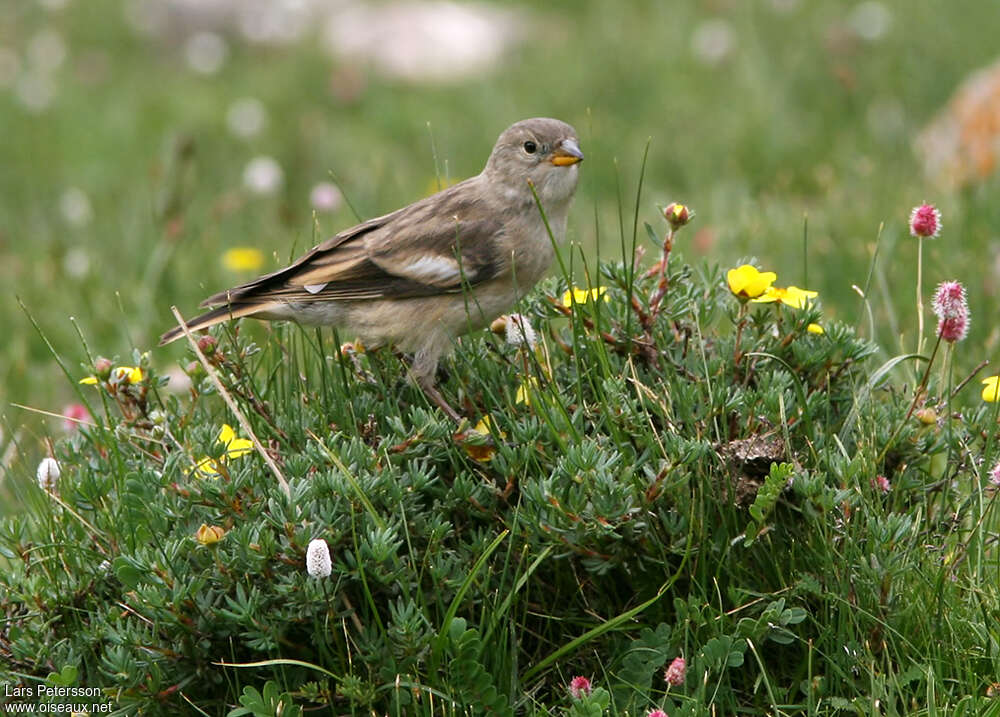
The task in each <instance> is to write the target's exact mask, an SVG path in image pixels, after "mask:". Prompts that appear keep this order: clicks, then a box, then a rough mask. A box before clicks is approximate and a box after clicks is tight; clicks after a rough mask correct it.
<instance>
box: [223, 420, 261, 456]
mask: <svg viewBox="0 0 1000 717" xmlns="http://www.w3.org/2000/svg"><path fill="white" fill-rule="evenodd" d="M217 440H218V442H219V443H224V444H225V445H226V453H225V457H226V458H239V457H240V456H243V455H246V454H247V453H250V451H252V450H253V441H251V440H249V439H246V438H237V437H236V431H234V430H233V429H232V427H231V426H230V425H229V424H228V423H223V424H222V430H221V431H219V438H218V439H217Z"/></svg>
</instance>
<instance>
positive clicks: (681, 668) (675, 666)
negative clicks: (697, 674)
mask: <svg viewBox="0 0 1000 717" xmlns="http://www.w3.org/2000/svg"><path fill="white" fill-rule="evenodd" d="M686 675H687V662H685V661H684V658H683V657H675V658H674V661H673V662H671V663H670V667H668V668H667V671H666V672H664V673H663V679H664V680H666V682H667V684H668V685H673V686H674V687H677V686H679V685H683V684H684V677H685V676H686Z"/></svg>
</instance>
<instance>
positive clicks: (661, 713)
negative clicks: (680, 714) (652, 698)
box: [646, 710, 670, 717]
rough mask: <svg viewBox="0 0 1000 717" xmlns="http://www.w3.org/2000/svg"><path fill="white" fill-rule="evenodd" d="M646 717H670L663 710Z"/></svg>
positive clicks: (653, 711) (654, 711) (652, 712)
mask: <svg viewBox="0 0 1000 717" xmlns="http://www.w3.org/2000/svg"><path fill="white" fill-rule="evenodd" d="M646 717H670V715H668V714H667V713H666V712H664V711H663V710H652V711H651V712H650V713H649V714H648V715H646Z"/></svg>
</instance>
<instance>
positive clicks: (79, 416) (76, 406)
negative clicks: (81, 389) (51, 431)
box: [62, 403, 90, 433]
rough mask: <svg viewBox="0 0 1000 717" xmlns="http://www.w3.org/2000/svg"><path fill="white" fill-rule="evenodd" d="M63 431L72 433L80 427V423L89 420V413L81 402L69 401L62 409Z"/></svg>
mask: <svg viewBox="0 0 1000 717" xmlns="http://www.w3.org/2000/svg"><path fill="white" fill-rule="evenodd" d="M62 415H63V422H62V428H63V433H73V432H75V431H76V430H78V429H79V428H80V424H81V423H89V422H90V413H89V412H88V411H87V408H86V406H84V405H83V404H82V403H71V404H69V405H67V406H64V407H63V410H62Z"/></svg>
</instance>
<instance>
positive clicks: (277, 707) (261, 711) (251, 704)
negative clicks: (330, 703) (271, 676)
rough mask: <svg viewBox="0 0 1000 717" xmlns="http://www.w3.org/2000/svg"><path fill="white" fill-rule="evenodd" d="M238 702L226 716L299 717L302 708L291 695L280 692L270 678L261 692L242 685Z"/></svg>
mask: <svg viewBox="0 0 1000 717" xmlns="http://www.w3.org/2000/svg"><path fill="white" fill-rule="evenodd" d="M240 704H241V705H243V706H242V707H237V708H236V709H232V710H230V711H229V713H228V715H227V717H243V716H244V715H253V717H301V715H302V708H301V707H297V706H296V705H295V704H294V703H293V702H292V698H291V696H289V695H288V694H287V693H285V694H280V693H279V690H278V685H277V683H276V682H274V681H272V680H268V681H267V682H266V683H265V684H264V690H263V692H260V691H258V690H257V689H256V688H255V687H244V688H243V694H242V695H240Z"/></svg>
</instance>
